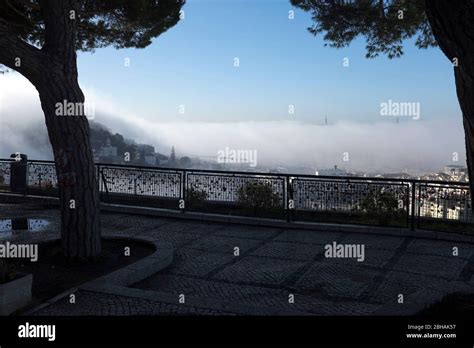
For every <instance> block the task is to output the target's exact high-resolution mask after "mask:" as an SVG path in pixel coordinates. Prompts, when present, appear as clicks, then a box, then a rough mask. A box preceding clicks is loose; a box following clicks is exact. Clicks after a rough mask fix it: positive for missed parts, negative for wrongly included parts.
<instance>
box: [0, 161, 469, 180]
mask: <svg viewBox="0 0 474 348" xmlns="http://www.w3.org/2000/svg"><path fill="white" fill-rule="evenodd" d="M0 162H15V160H14V159H11V158H9V159H2V158H0ZM27 162H28V163H42V164H51V165H54V161H51V160H30V159H29V160H28V161H27ZM94 165H96V166H101V167H115V168H130V169H140V170H153V171H168V172H171V171H173V172H182V171H187V172H188V173H207V174H218V175H225V174H234V175H246V176H269V177H278V178H295V179H313V180H315V179H320V180H325V179H327V180H337V181H347V182H350V181H376V182H387V183H402V184H403V183H408V184H436V185H450V186H454V185H456V186H463V187H469V183H468V182H459V181H446V180H420V179H403V178H378V177H366V176H336V175H311V174H291V173H265V172H246V171H230V170H214V169H192V168H173V167H153V166H143V165H130V164H115V163H102V162H98V163H94Z"/></svg>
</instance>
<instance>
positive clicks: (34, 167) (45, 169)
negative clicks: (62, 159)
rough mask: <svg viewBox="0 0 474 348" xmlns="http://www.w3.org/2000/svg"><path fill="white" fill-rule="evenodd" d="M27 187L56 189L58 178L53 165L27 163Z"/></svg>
mask: <svg viewBox="0 0 474 348" xmlns="http://www.w3.org/2000/svg"><path fill="white" fill-rule="evenodd" d="M28 186H29V187H34V188H57V187H58V178H57V176H56V167H55V165H54V163H51V164H50V163H35V162H29V163H28Z"/></svg>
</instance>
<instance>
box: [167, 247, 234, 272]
mask: <svg viewBox="0 0 474 348" xmlns="http://www.w3.org/2000/svg"><path fill="white" fill-rule="evenodd" d="M233 258H234V256H233V255H232V254H212V253H205V252H202V251H199V250H194V249H188V248H182V249H180V250H177V251H175V255H174V259H173V263H172V264H171V265H170V267H168V268H167V270H166V271H167V272H168V273H173V274H186V275H193V276H205V275H206V274H208V273H209V272H211V271H213V270H214V269H216V268H217V267H219V266H223V265H225V264H226V263H228V262H229V261H231V260H232V259H233Z"/></svg>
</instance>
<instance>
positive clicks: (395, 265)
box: [0, 205, 474, 315]
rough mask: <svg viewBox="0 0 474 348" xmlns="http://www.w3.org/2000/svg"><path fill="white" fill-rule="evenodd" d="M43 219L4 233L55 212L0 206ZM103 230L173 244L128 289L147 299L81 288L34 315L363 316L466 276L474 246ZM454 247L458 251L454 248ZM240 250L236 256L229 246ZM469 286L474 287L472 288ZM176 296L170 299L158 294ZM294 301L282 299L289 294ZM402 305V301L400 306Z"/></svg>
mask: <svg viewBox="0 0 474 348" xmlns="http://www.w3.org/2000/svg"><path fill="white" fill-rule="evenodd" d="M21 215H22V216H29V217H32V218H47V219H49V220H51V221H52V224H51V226H50V228H49V229H48V231H45V232H42V233H21V234H18V235H15V236H14V237H13V238H12V239H13V240H16V241H21V240H28V241H29V242H31V241H35V240H41V239H44V238H50V237H54V236H57V237H59V232H58V230H57V228H58V226H59V225H58V224H59V215H58V212H57V211H56V210H55V209H49V210H44V209H42V208H41V207H36V206H13V205H8V206H7V205H0V218H6V217H11V216H21ZM102 226H103V235H104V236H107V235H121V236H124V237H138V238H139V237H140V236H142V237H146V236H153V237H154V238H157V239H159V240H163V241H167V242H171V243H172V244H173V246H174V261H173V263H172V264H171V265H170V266H169V267H168V268H167V269H165V270H162V271H161V272H158V273H156V274H154V275H153V276H151V277H149V278H148V279H145V280H143V281H141V282H139V283H137V284H135V285H134V286H133V288H135V289H143V290H148V291H153V292H156V300H150V298H149V297H148V298H146V299H145V298H139V297H127V296H118V295H112V294H105V293H98V292H97V293H96V292H92V291H84V290H80V291H79V292H78V293H77V294H76V299H77V302H76V304H75V305H70V304H68V302H67V301H66V299H63V300H59V301H57V302H55V303H54V304H52V305H49V306H47V307H45V308H43V309H40V310H39V311H38V312H36V313H35V314H37V315H159V314H162V315H172V314H186V315H193V314H202V315H226V314H241V313H239V310H238V307H239V305H240V306H245V307H246V308H251V311H252V313H251V314H255V315H258V314H264V313H265V312H266V310H265V309H267V308H279V309H281V311H282V312H283V314H284V313H285V312H288V313H289V314H290V313H293V312H298V313H303V314H313V315H369V314H371V313H373V312H374V311H376V310H377V309H378V308H380V307H381V306H383V305H385V304H387V303H393V302H395V301H396V299H397V296H398V294H403V295H404V296H405V297H406V296H408V295H410V294H413V293H415V292H417V291H419V290H422V289H424V288H425V287H426V286H428V285H430V286H431V285H436V286H437V287H438V288H446V289H449V288H450V282H453V281H457V282H462V283H465V284H466V285H469V286H471V285H472V283H470V284H469V283H468V282H469V281H471V280H472V278H473V270H474V267H473V265H474V245H471V244H465V243H459V242H446V241H435V240H424V239H415V238H408V237H392V236H385V235H367V234H350V233H345V234H342V233H336V232H334V233H333V232H318V231H310V230H299V229H280V228H269V227H257V226H244V225H236V224H222V223H211V222H209V223H207V222H196V221H187V220H180V219H171V218H160V217H145V216H137V215H127V214H118V213H103V214H102ZM334 241H336V242H337V243H347V244H354V243H355V244H364V245H365V261H364V262H357V260H356V259H328V258H325V257H324V246H325V245H326V244H328V243H332V242H334ZM454 246H456V247H458V248H459V256H453V255H452V249H453V247H454ZM235 247H238V248H239V255H238V256H235V255H234V248H235ZM473 292H474V289H473ZM160 294H168V295H170V296H168V297H167V298H170V297H171V298H176V303H169V302H170V301H169V300H166V301H164V300H162V299H161V298H160ZM179 294H185V295H186V296H192V297H194V298H198V299H202V300H203V301H213V300H215V301H226V302H227V303H232V304H233V305H234V307H235V308H237V309H236V310H233V311H226V310H220V309H216V308H197V307H192V306H189V305H183V304H179V303H178V296H179ZM290 294H293V295H294V303H289V300H288V299H289V295H290ZM405 305H409V304H407V303H406V304H405Z"/></svg>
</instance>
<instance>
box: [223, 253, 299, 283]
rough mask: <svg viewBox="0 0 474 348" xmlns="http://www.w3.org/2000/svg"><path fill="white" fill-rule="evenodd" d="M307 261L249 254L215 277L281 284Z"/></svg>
mask: <svg viewBox="0 0 474 348" xmlns="http://www.w3.org/2000/svg"><path fill="white" fill-rule="evenodd" d="M304 264H305V263H304V262H300V261H290V260H276V259H273V258H264V257H255V256H247V257H244V258H243V259H242V260H240V261H238V262H237V263H235V264H233V265H231V266H229V267H227V268H225V269H224V270H222V271H220V272H219V273H217V274H216V275H215V276H214V278H215V279H225V280H231V281H241V282H255V283H266V284H280V283H282V282H283V281H284V280H285V279H286V278H287V277H289V276H290V275H291V274H293V273H294V272H296V271H297V270H298V269H299V268H300V267H301V266H303V265H304Z"/></svg>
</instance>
